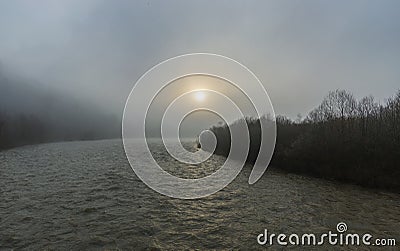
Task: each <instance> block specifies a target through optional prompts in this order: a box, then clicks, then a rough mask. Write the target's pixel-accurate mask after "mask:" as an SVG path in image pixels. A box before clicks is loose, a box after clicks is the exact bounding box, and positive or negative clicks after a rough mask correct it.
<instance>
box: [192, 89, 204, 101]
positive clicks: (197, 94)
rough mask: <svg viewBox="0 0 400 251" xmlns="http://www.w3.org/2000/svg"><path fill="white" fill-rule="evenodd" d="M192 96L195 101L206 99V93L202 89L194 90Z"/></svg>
mask: <svg viewBox="0 0 400 251" xmlns="http://www.w3.org/2000/svg"><path fill="white" fill-rule="evenodd" d="M194 98H195V99H196V101H198V102H202V101H204V100H205V99H206V94H205V93H204V92H203V91H196V92H195V93H194Z"/></svg>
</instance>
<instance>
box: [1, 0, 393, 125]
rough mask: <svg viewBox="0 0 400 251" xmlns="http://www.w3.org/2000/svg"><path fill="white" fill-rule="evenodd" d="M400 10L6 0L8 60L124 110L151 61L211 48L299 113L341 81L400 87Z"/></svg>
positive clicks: (47, 82)
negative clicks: (243, 68) (246, 70)
mask: <svg viewBox="0 0 400 251" xmlns="http://www.w3.org/2000/svg"><path fill="white" fill-rule="evenodd" d="M399 13H400V1H397V0H393V1H366V0H362V1H348V0H345V1H122V0H120V1H109V0H105V1H101V0H97V1H77V0H72V1H71V0H66V1H61V0H60V1H51V0H48V1H41V0H39V1H29V0H26V1H12V0H9V1H0V65H1V67H2V68H4V69H7V70H8V71H11V72H13V73H17V74H18V75H21V76H23V77H24V78H26V79H32V80H35V81H36V83H40V84H41V85H44V86H52V87H53V88H55V89H59V90H60V91H62V92H65V93H68V94H69V95H73V96H74V97H76V98H79V99H82V100H88V101H89V102H92V103H95V104H98V105H99V107H102V108H104V109H107V110H110V111H114V112H116V113H118V114H119V113H121V112H122V109H123V105H124V103H125V100H126V97H127V95H128V94H129V91H130V90H131V88H132V87H133V84H134V83H135V82H136V80H137V79H138V78H139V77H140V76H141V75H142V74H143V73H144V72H145V71H146V70H148V69H149V68H150V67H152V66H153V65H155V64H157V63H159V62H161V61H163V60H165V59H167V58H170V57H173V56H176V55H180V54H185V53H191V52H211V53H216V54H222V55H225V56H228V57H231V58H233V59H235V60H238V61H239V62H241V63H243V64H245V65H246V66H248V67H249V68H250V69H251V70H252V71H253V72H254V73H255V74H256V75H257V76H258V77H259V78H260V80H261V81H262V82H263V84H264V86H265V87H266V89H267V91H268V93H269V94H270V97H271V100H272V102H273V105H274V108H275V111H276V113H279V114H285V115H288V116H291V117H295V116H296V114H297V113H301V114H303V115H305V114H307V113H308V112H309V111H310V110H311V109H312V108H313V107H315V106H316V105H318V103H319V102H320V101H321V99H322V97H323V96H324V95H325V94H326V93H327V92H328V91H329V90H334V89H337V88H342V89H347V90H349V91H352V92H353V93H354V94H355V95H356V96H357V97H361V96H364V95H369V94H372V95H374V96H375V97H377V98H378V99H380V100H382V101H383V100H384V98H386V97H389V96H391V95H393V94H394V93H395V91H396V90H397V89H399V88H400V70H399V69H400V18H399ZM0 95H1V91H0Z"/></svg>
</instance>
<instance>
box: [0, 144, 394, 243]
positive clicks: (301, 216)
mask: <svg viewBox="0 0 400 251" xmlns="http://www.w3.org/2000/svg"><path fill="white" fill-rule="evenodd" d="M151 145H152V149H153V152H155V153H157V154H158V155H157V156H158V157H157V160H158V161H159V162H160V165H162V166H163V168H165V169H166V170H167V171H169V172H171V173H180V174H181V175H182V176H183V177H186V178H195V177H202V176H203V175H207V174H208V173H209V172H213V171H215V168H217V167H218V166H220V165H221V164H223V162H224V158H223V157H220V156H213V157H212V158H211V159H210V160H209V161H208V162H207V164H203V165H201V166H190V165H185V164H182V163H178V162H173V161H171V160H170V157H169V156H168V154H167V153H165V154H163V152H164V150H163V147H161V142H159V143H157V142H155V141H153V142H152V144H151ZM185 147H187V148H189V149H192V150H195V149H194V144H193V142H190V141H189V142H186V143H185ZM250 170H251V168H250V167H249V166H246V167H245V168H244V169H243V171H242V173H241V174H239V176H238V178H237V179H235V180H234V181H233V182H232V183H231V184H230V185H228V186H227V187H226V188H224V189H223V190H221V191H219V192H218V193H216V194H214V195H211V196H209V197H206V198H203V199H197V200H179V199H171V198H169V197H166V196H163V195H160V194H158V193H157V192H155V191H153V190H151V189H150V188H148V187H147V186H146V185H145V184H144V183H143V182H142V181H141V180H139V179H138V178H137V177H136V176H135V174H134V172H133V171H132V169H131V167H130V166H129V164H128V161H127V160H126V157H125V154H124V151H123V148H122V143H121V141H120V140H101V141H86V142H70V143H51V144H43V145H36V146H26V147H21V148H15V149H11V150H7V151H3V152H1V153H0V184H1V185H0V192H1V201H0V229H1V235H0V248H1V249H8V248H10V249H11V248H12V249H31V250H32V249H36V250H37V249H41V250H42V249H57V250H66V249H74V250H83V249H85V250H88V249H89V250H99V249H101V250H103V249H123V250H143V249H154V250H158V249H166V250H172V249H177V248H178V249H196V248H198V249H243V250H250V249H251V250H258V249H263V248H264V247H261V246H259V245H258V244H257V240H256V237H257V235H258V234H260V233H262V232H263V231H264V229H265V228H268V229H269V230H271V231H274V232H283V233H288V234H290V233H305V232H307V233H309V232H316V233H321V232H327V231H335V227H336V224H337V223H338V222H342V221H344V222H346V223H347V225H348V226H349V231H350V230H351V231H354V232H358V233H365V232H368V233H371V234H373V235H374V236H377V237H378V236H379V237H393V238H396V239H399V237H400V236H399V231H398V230H399V228H400V225H399V223H398V219H399V218H400V206H399V205H400V204H399V201H400V195H398V194H392V193H385V192H379V191H374V190H366V189H363V188H359V187H357V186H352V185H344V184H340V183H333V182H327V181H324V180H319V179H315V178H309V177H302V176H298V175H293V174H286V173H282V172H278V171H276V170H273V169H269V170H268V171H267V173H266V174H265V175H264V176H263V178H262V179H261V180H260V181H259V182H257V183H256V184H255V185H251V186H250V185H248V183H247V179H248V176H249V174H250ZM330 248H335V247H332V246H330ZM340 249H341V247H339V246H338V247H337V250H340Z"/></svg>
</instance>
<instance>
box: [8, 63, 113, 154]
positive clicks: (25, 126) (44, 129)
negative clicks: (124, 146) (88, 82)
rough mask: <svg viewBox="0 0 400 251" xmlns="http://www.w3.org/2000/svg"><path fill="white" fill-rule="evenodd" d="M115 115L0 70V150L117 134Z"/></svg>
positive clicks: (107, 136) (110, 136) (111, 136)
mask: <svg viewBox="0 0 400 251" xmlns="http://www.w3.org/2000/svg"><path fill="white" fill-rule="evenodd" d="M119 124H120V122H119V119H118V116H116V115H112V114H106V113H104V112H102V111H101V110H99V109H98V108H97V107H95V106H94V105H92V104H88V103H85V102H84V101H78V100H75V99H74V98H72V97H70V96H68V95H65V94H63V93H60V92H56V91H54V90H50V89H48V88H44V87H43V86H40V85H39V84H38V83H35V82H34V81H28V80H24V79H22V78H19V77H15V76H12V75H11V74H8V73H5V72H4V71H2V70H1V69H0V149H1V148H9V147H13V146H18V145H24V144H33V143H42V142H49V141H60V140H81V139H82V140H84V139H100V138H113V137H118V136H119Z"/></svg>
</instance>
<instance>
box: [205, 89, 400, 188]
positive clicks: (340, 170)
mask: <svg viewBox="0 0 400 251" xmlns="http://www.w3.org/2000/svg"><path fill="white" fill-rule="evenodd" d="M261 119H265V117H264V118H261ZM246 122H247V124H248V127H249V133H250V152H249V156H248V158H247V162H248V163H250V164H252V163H254V161H255V160H256V158H257V156H258V154H259V146H260V135H261V130H260V121H259V119H254V118H247V119H246ZM276 125H277V143H276V147H275V152H274V156H273V159H272V162H271V166H272V167H276V168H280V169H283V170H286V171H289V172H294V173H301V174H308V175H313V176H317V177H322V178H326V179H333V180H340V181H344V182H351V183H356V184H359V185H363V186H368V187H374V188H385V189H393V190H397V191H399V190H400V167H399V163H400V91H398V92H397V94H396V95H394V96H393V97H390V98H389V99H387V101H386V102H385V103H384V104H379V103H378V102H376V101H375V99H374V97H372V96H368V97H364V98H361V99H360V100H357V99H356V98H355V97H354V95H353V94H351V93H349V92H347V91H345V90H336V91H331V92H329V94H328V95H327V96H326V97H325V98H324V99H323V101H322V102H321V104H320V105H319V106H318V107H316V108H315V109H314V110H312V111H311V112H310V113H309V114H308V115H307V116H306V118H304V119H302V120H297V121H293V120H291V119H289V118H287V117H285V116H277V117H276ZM233 126H234V125H233ZM211 130H212V131H213V132H214V133H215V135H216V137H217V140H218V143H217V148H216V150H215V153H216V154H220V155H224V156H227V154H228V153H229V148H230V133H229V127H228V126H227V125H226V124H224V125H221V126H214V127H212V128H211ZM260 154H262V153H260Z"/></svg>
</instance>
